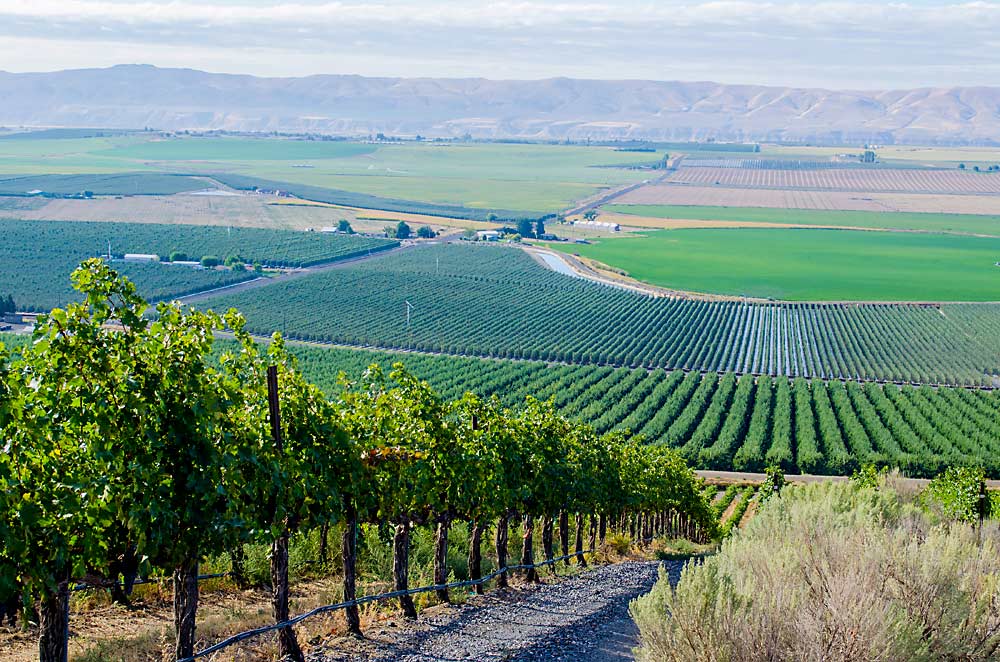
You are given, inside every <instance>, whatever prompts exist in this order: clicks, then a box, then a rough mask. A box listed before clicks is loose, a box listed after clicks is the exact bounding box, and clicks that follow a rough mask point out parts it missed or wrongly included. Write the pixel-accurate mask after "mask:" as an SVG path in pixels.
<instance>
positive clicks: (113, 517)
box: [0, 260, 715, 662]
mask: <svg viewBox="0 0 1000 662" xmlns="http://www.w3.org/2000/svg"><path fill="white" fill-rule="evenodd" d="M72 280H73V284H74V287H75V288H76V289H77V290H78V291H79V292H80V293H81V294H82V296H83V297H84V301H82V302H81V303H74V304H71V305H69V306H67V307H66V308H65V309H55V310H53V311H52V312H51V313H50V314H48V315H44V316H41V317H40V319H39V323H38V325H37V327H36V330H35V333H34V338H33V342H32V343H31V345H30V346H29V347H25V348H23V349H22V350H21V351H20V353H19V354H17V355H16V356H11V355H10V354H9V353H7V352H6V351H4V350H3V348H2V346H0V438H2V439H3V444H4V448H3V451H2V452H0V487H2V488H3V489H2V490H0V598H4V597H6V596H10V595H12V594H15V593H19V594H20V595H21V600H22V602H23V605H24V606H25V607H28V606H32V605H34V606H37V611H38V615H39V626H40V628H39V629H40V634H39V653H40V659H41V660H42V661H43V662H49V661H54V660H59V659H62V656H63V655H64V654H65V651H66V648H67V621H66V619H67V610H66V607H67V601H68V599H69V591H70V586H71V585H72V584H73V583H74V582H76V581H80V580H82V579H86V580H87V581H88V582H90V583H94V582H96V583H98V584H99V585H103V584H108V585H111V584H117V582H118V580H119V579H120V578H124V580H125V582H126V583H127V582H128V581H130V578H134V576H135V574H136V568H137V567H138V566H139V564H140V560H142V561H141V563H142V564H144V565H146V566H148V567H149V568H153V569H157V570H160V571H163V572H166V573H169V574H170V575H171V576H172V582H173V592H174V626H175V633H176V641H175V654H176V656H177V658H178V659H181V658H185V657H189V656H190V655H192V654H193V652H194V645H195V617H196V613H197V608H198V587H197V576H198V566H199V562H200V561H202V560H204V559H205V558H207V557H209V556H211V555H218V554H223V553H227V552H228V553H229V554H230V556H231V558H232V559H233V562H234V570H236V571H237V572H238V570H239V564H240V553H239V552H240V550H241V549H242V546H243V545H244V544H246V543H250V542H254V543H265V544H270V545H271V548H272V553H271V579H272V586H273V612H274V617H275V619H276V622H279V623H280V622H284V621H285V620H287V618H288V616H289V613H288V542H289V538H290V537H291V536H292V535H295V534H297V533H303V532H308V531H311V530H316V529H321V530H326V529H328V527H330V526H331V525H333V524H341V525H343V530H344V535H343V539H342V541H341V542H342V551H343V554H342V558H343V582H344V600H345V601H350V600H352V599H354V598H355V597H356V582H357V572H356V564H357V545H356V543H357V534H358V527H359V526H360V525H361V524H364V523H370V524H378V525H381V526H389V527H391V528H392V531H393V554H394V585H395V589H397V590H405V589H407V588H408V576H407V568H408V554H409V538H410V534H411V532H412V530H413V527H416V526H432V527H434V530H435V538H436V543H435V548H436V549H435V582H436V583H439V584H443V583H445V582H444V580H445V579H446V578H447V574H448V568H447V567H446V565H447V563H446V560H447V547H448V532H449V528H450V527H451V526H452V525H453V524H454V523H455V522H468V523H469V526H470V530H471V531H472V534H473V535H472V543H471V545H470V552H469V555H470V575H471V576H472V578H473V579H475V578H477V577H479V576H481V559H482V556H481V546H482V540H483V535H484V533H485V532H486V530H487V528H488V527H489V525H490V523H495V525H496V537H495V543H496V545H495V548H496V554H497V559H496V561H497V567H498V568H504V567H507V565H508V561H507V558H506V556H507V540H506V536H507V531H508V528H509V527H508V523H509V522H510V521H512V520H514V518H517V520H519V521H520V523H521V526H522V532H523V537H524V541H525V544H524V547H523V549H524V551H523V554H522V558H521V559H520V560H521V562H522V563H523V564H526V565H530V564H531V563H533V551H532V550H533V544H532V541H533V536H534V534H535V530H536V527H538V526H540V527H541V533H542V538H543V548H544V553H545V554H546V556H547V557H549V558H551V557H552V528H553V527H552V522H553V520H554V519H558V520H559V521H560V522H565V521H566V520H567V519H568V518H569V517H575V518H576V523H577V527H576V529H577V536H576V541H575V554H576V556H577V558H578V559H579V560H580V562H584V556H583V550H584V541H583V532H584V530H586V528H587V527H586V526H585V524H586V522H587V519H588V518H589V535H590V539H591V540H590V542H591V544H592V545H593V543H594V541H595V540H596V539H597V538H598V536H600V537H601V538H603V536H604V534H605V531H606V529H607V528H608V527H618V528H622V529H625V530H630V531H631V532H632V533H634V534H635V535H637V536H649V535H653V534H654V533H655V532H660V531H663V530H665V529H667V528H670V529H671V530H672V531H673V532H675V533H682V534H684V535H686V536H688V537H691V538H694V539H707V538H708V537H710V536H711V535H713V534H714V532H715V531H714V528H715V518H714V514H713V512H712V510H711V508H710V506H709V504H708V503H707V501H706V498H705V496H704V495H703V494H702V493H701V491H700V489H699V482H698V480H697V479H696V478H695V476H694V474H693V472H691V471H690V470H689V469H688V467H687V466H686V465H685V463H684V461H683V460H682V459H681V458H680V457H679V456H678V455H677V454H676V453H674V452H673V451H670V450H668V449H665V448H663V447H652V446H646V445H642V444H641V443H639V442H638V440H636V439H633V438H630V436H629V435H628V434H625V433H609V434H605V435H598V434H597V433H596V432H594V430H593V429H592V428H590V427H588V426H585V425H580V424H576V423H572V422H570V421H567V420H566V419H564V418H562V417H560V416H559V415H557V413H556V410H555V407H554V405H553V404H552V403H551V402H542V401H539V400H536V399H532V398H528V399H527V401H526V402H525V404H524V405H523V406H522V407H520V408H517V409H510V408H505V407H503V406H502V405H501V404H500V403H499V402H498V401H497V400H495V399H483V398H480V397H477V396H475V395H472V394H467V395H465V396H464V397H462V398H461V399H459V400H457V401H452V402H449V401H445V400H444V399H442V398H441V397H440V396H439V395H438V394H437V393H436V392H434V391H433V389H431V387H430V386H429V385H428V384H427V383H426V382H422V381H420V380H418V379H416V378H415V377H413V376H412V375H411V374H409V373H408V372H407V371H406V370H405V369H404V368H403V367H402V365H400V364H396V365H394V366H393V367H392V369H391V370H390V371H388V372H386V371H383V370H382V369H381V368H380V367H378V366H372V367H371V368H369V369H368V370H367V371H366V372H365V373H364V374H363V375H362V376H361V378H360V379H357V380H350V379H348V378H347V377H346V376H344V375H342V376H341V377H340V384H341V391H340V394H339V395H338V396H337V398H336V399H335V400H331V399H329V398H328V397H327V396H326V395H325V394H324V393H323V392H322V391H321V390H320V389H319V388H318V387H317V386H315V385H314V384H312V383H310V382H309V381H307V380H306V379H305V378H304V377H303V375H302V373H301V372H300V371H299V369H298V366H297V364H296V361H295V358H294V357H293V356H292V355H291V354H290V353H289V352H288V351H287V349H286V347H285V345H284V343H283V341H282V339H281V338H280V336H275V337H274V338H273V340H272V342H271V343H270V344H269V345H268V346H267V347H263V346H262V345H260V344H258V343H257V342H255V341H254V340H253V339H252V338H251V337H250V336H249V335H248V334H247V333H246V331H245V321H244V319H243V318H242V316H241V315H240V314H239V313H237V312H236V311H235V310H230V311H229V312H227V313H225V314H224V315H218V314H216V313H213V312H211V311H208V312H202V311H197V310H194V309H190V308H185V307H182V306H181V305H180V304H179V303H176V302H174V303H161V304H159V305H157V307H156V311H155V312H156V315H155V317H150V316H149V315H147V313H148V312H149V311H148V304H147V303H146V302H145V301H143V300H142V299H141V298H140V297H139V296H138V295H137V294H136V291H135V287H134V285H133V284H132V283H130V282H129V281H128V280H127V279H125V278H122V277H120V276H119V275H118V274H117V273H116V272H114V271H113V270H112V269H110V268H109V267H108V266H107V264H105V263H104V262H103V261H101V260H88V261H87V262H85V263H84V264H83V265H82V266H81V268H80V269H78V270H77V271H75V272H74V274H73V276H72ZM224 328H226V329H229V330H230V331H231V332H232V333H233V334H234V335H235V336H236V338H237V340H238V342H237V343H236V344H234V345H233V346H232V347H230V348H228V349H227V350H226V351H225V353H224V354H223V355H222V357H221V359H219V360H217V361H216V360H213V359H211V358H210V353H211V351H212V346H213V340H214V336H215V334H216V332H218V331H220V330H222V329H224ZM514 521H516V520H514ZM561 531H563V532H566V531H568V527H566V526H562V527H561ZM567 546H568V541H567V540H565V539H564V540H563V547H564V549H565V548H566V547H567ZM533 572H534V571H533V570H528V571H527V578H528V579H533V578H534V577H533ZM506 581H507V577H506V576H504V575H501V576H500V577H499V579H498V583H500V584H501V585H502V584H504V583H506ZM439 597H440V598H441V599H444V600H447V599H448V595H447V591H445V590H442V591H440V592H439ZM400 604H401V607H402V609H403V611H404V613H405V614H406V615H407V616H408V617H415V615H416V612H415V609H414V605H413V602H412V600H411V598H409V597H408V596H405V595H404V596H403V597H401V598H400ZM347 621H348V626H349V629H350V630H351V631H353V632H360V619H359V614H358V610H357V608H356V607H354V608H349V609H347ZM279 652H280V655H281V656H282V657H285V656H290V657H291V659H297V660H301V659H302V653H301V650H300V649H299V646H298V643H297V641H296V639H295V634H294V631H293V630H292V629H291V628H285V629H283V630H280V631H279Z"/></svg>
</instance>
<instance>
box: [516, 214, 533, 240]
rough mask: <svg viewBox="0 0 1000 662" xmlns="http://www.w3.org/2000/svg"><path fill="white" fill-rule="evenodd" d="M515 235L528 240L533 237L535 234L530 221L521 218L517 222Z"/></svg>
mask: <svg viewBox="0 0 1000 662" xmlns="http://www.w3.org/2000/svg"><path fill="white" fill-rule="evenodd" d="M517 233H518V234H519V235H521V236H522V237H524V238H525V239H528V238H530V237H534V236H535V232H534V230H533V229H532V223H531V219H528V218H522V219H521V220H520V221H518V222H517Z"/></svg>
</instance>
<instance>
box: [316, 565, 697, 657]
mask: <svg viewBox="0 0 1000 662" xmlns="http://www.w3.org/2000/svg"><path fill="white" fill-rule="evenodd" d="M682 565H683V564H682V563H681V562H667V563H665V564H664V566H665V568H666V569H667V572H668V574H669V576H670V580H671V582H676V581H677V580H678V578H679V577H680V571H681V567H682ZM659 566H660V563H657V562H639V561H633V562H626V563H619V564H616V565H610V566H603V567H600V568H597V569H595V570H592V571H589V572H585V573H583V574H581V575H578V576H576V577H572V578H569V579H564V580H560V581H557V582H553V583H551V584H545V585H542V586H537V587H529V588H518V589H512V590H506V591H493V592H491V593H489V594H487V595H485V596H482V597H478V598H472V599H470V600H469V601H468V602H467V603H466V604H465V605H463V606H461V607H445V608H442V609H439V610H432V611H433V613H430V614H427V613H425V615H422V617H421V619H420V621H419V622H418V623H417V624H415V625H409V624H406V625H402V626H400V627H394V626H393V625H394V624H393V625H390V626H389V627H385V628H381V629H379V630H373V631H371V632H370V633H369V638H368V639H366V640H365V641H362V642H356V643H354V642H345V641H344V640H338V641H334V642H331V643H330V644H328V645H326V646H322V647H320V648H319V649H317V650H314V652H313V654H312V655H310V662H347V661H351V662H362V661H364V662H425V661H432V660H433V661H435V662H441V661H449V662H450V661H453V660H477V661H482V662H487V661H494V660H505V661H510V662H514V661H516V662H535V661H540V660H574V661H579V662H623V661H625V660H632V659H633V656H632V652H631V650H632V648H633V647H635V646H636V645H637V644H638V631H637V630H636V628H635V625H634V624H633V623H632V619H631V618H630V617H629V615H628V604H629V601H631V600H632V599H634V598H636V597H638V596H640V595H643V594H644V593H646V592H648V591H649V589H650V588H652V586H653V583H654V582H655V581H656V578H657V568H658V567H659Z"/></svg>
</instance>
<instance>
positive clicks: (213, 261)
mask: <svg viewBox="0 0 1000 662" xmlns="http://www.w3.org/2000/svg"><path fill="white" fill-rule="evenodd" d="M221 264H222V260H220V259H219V257H218V256H217V255H202V256H201V266H203V267H205V268H206V269H214V268H215V267H217V266H219V265H221Z"/></svg>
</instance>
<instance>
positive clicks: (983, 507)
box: [921, 467, 992, 523]
mask: <svg viewBox="0 0 1000 662" xmlns="http://www.w3.org/2000/svg"><path fill="white" fill-rule="evenodd" d="M985 481H986V475H985V472H984V471H983V470H982V469H980V468H973V467H950V468H948V469H946V470H945V471H944V473H942V474H941V475H939V476H936V477H935V478H934V479H933V480H932V481H931V482H930V484H929V485H928V486H927V488H926V489H925V490H924V492H923V493H922V494H921V502H922V503H923V504H924V505H925V506H927V507H928V508H931V509H933V510H936V511H940V512H941V513H942V514H943V515H944V517H946V518H948V519H950V520H955V521H959V522H968V523H973V522H977V521H979V520H980V519H981V518H986V517H989V516H990V515H991V511H992V503H991V500H990V496H989V494H988V492H987V491H986V482H985Z"/></svg>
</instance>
